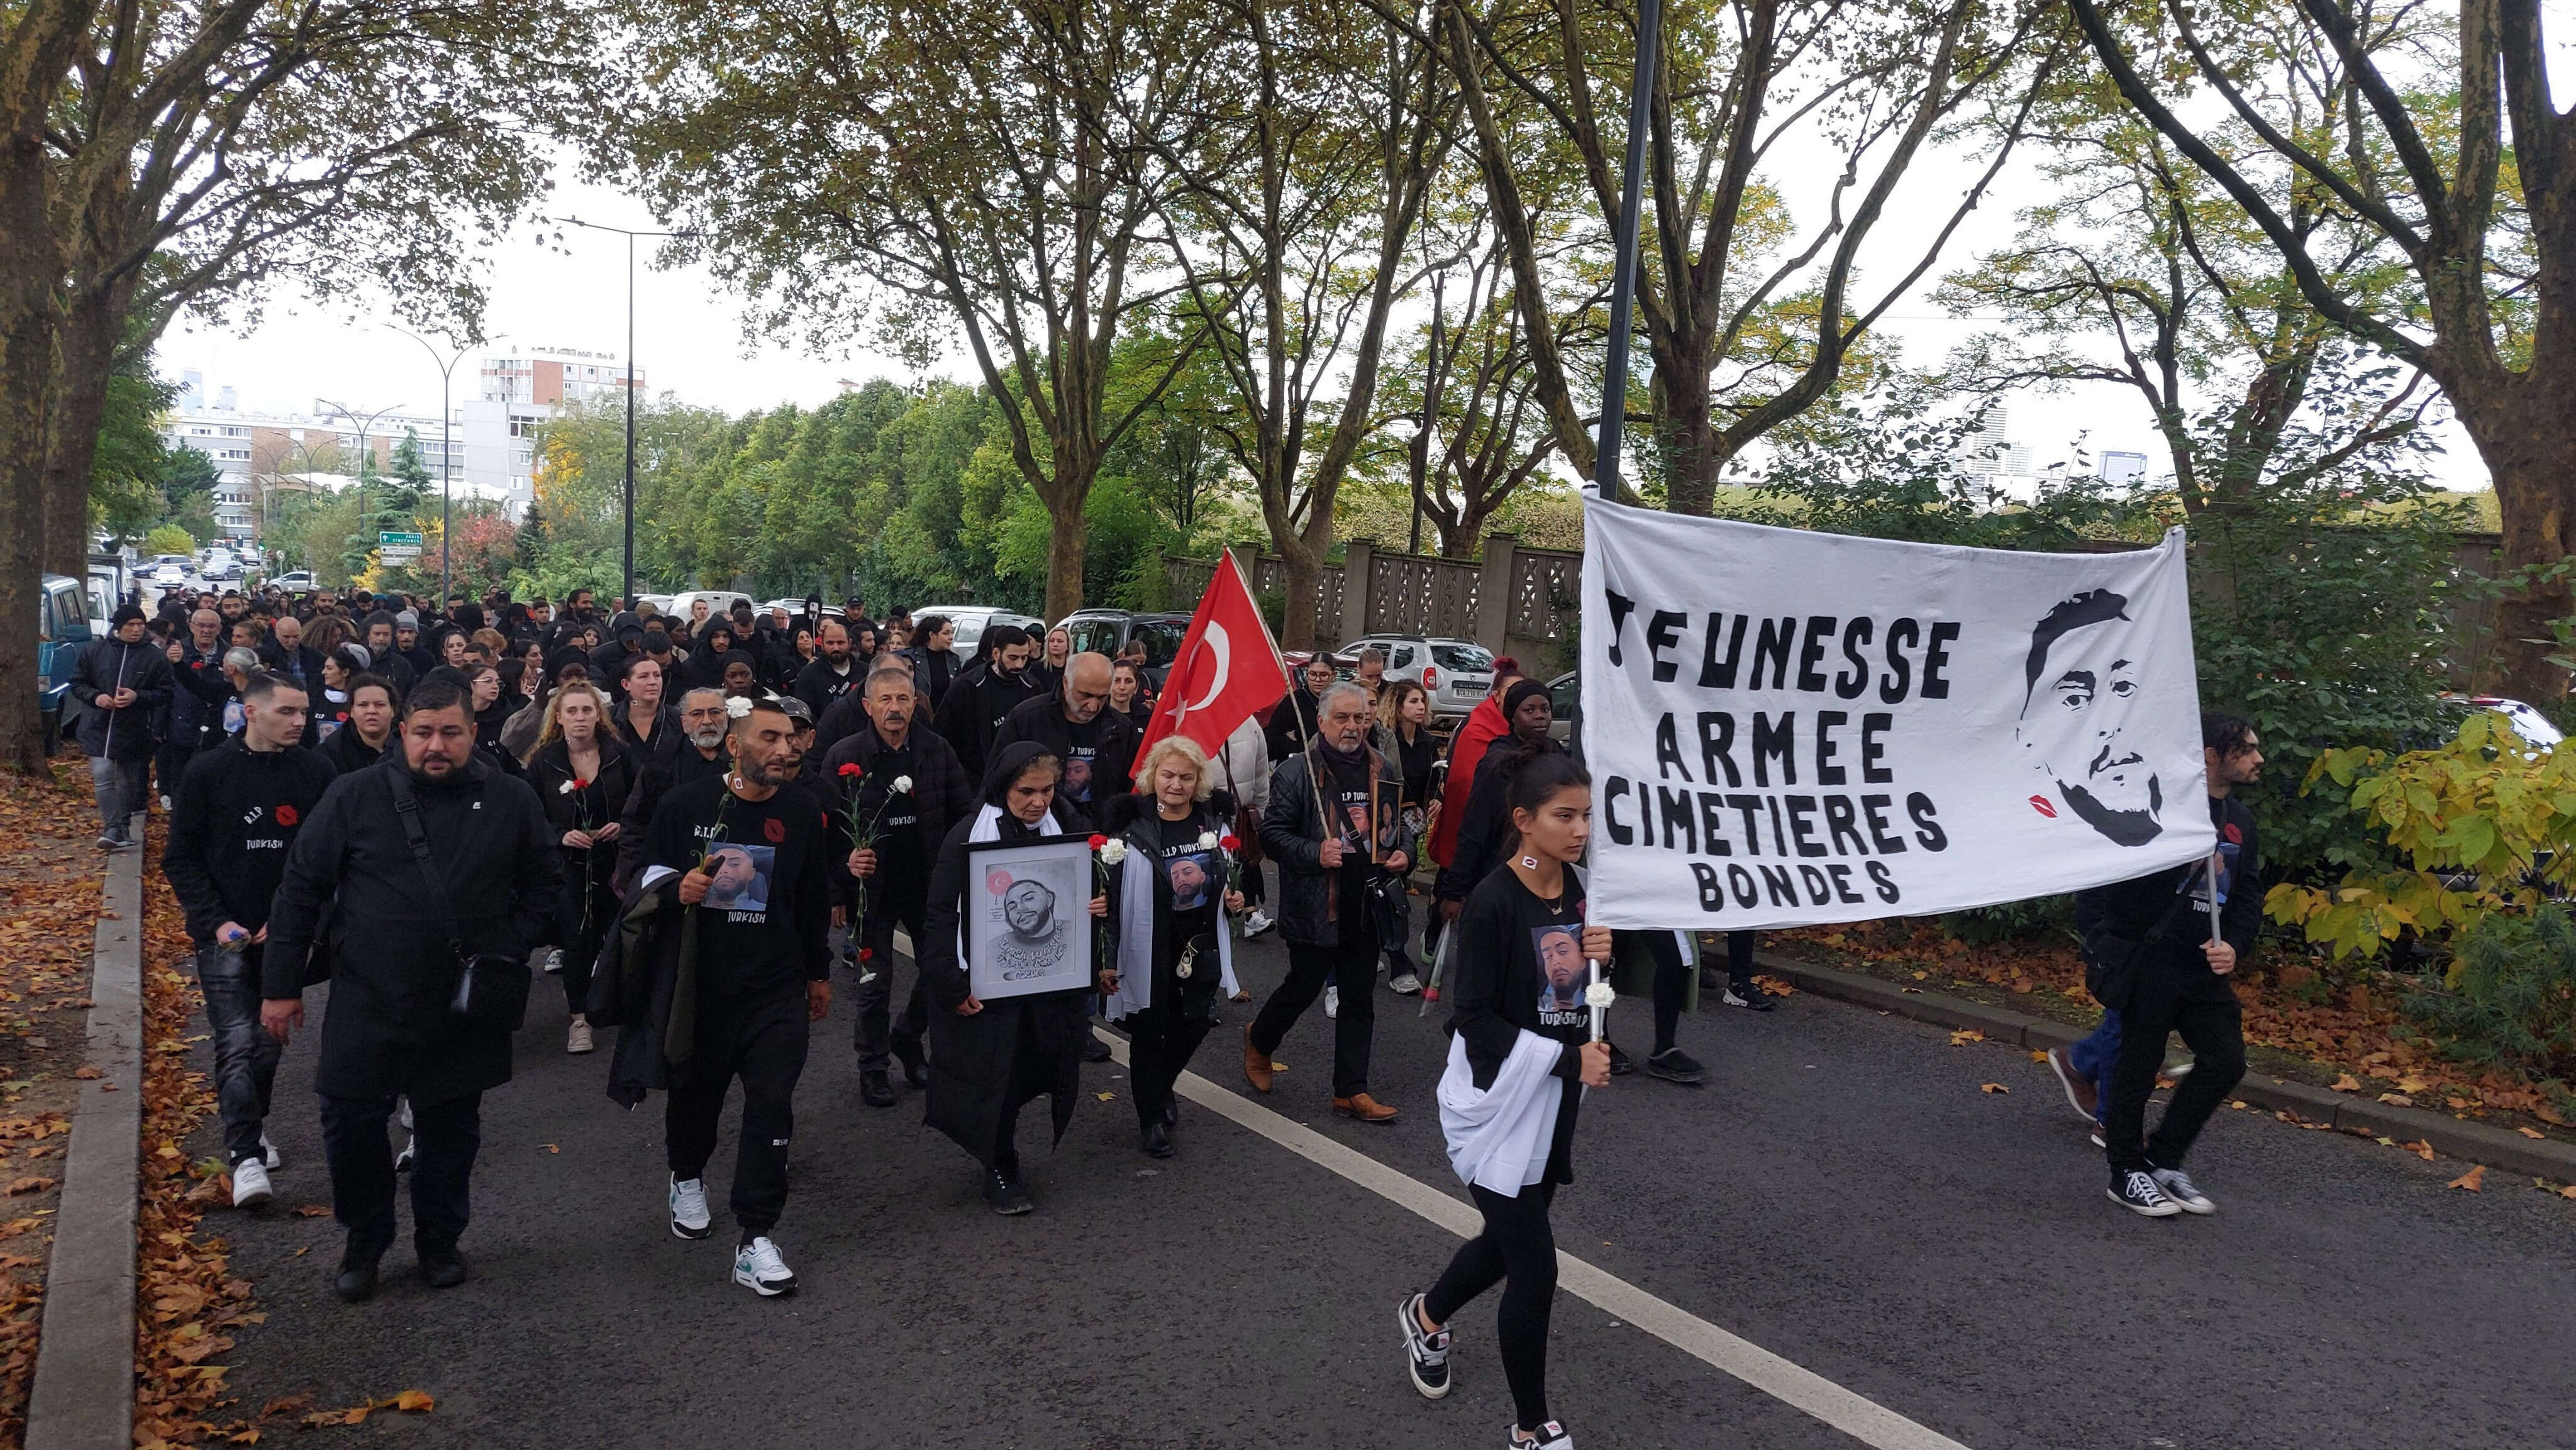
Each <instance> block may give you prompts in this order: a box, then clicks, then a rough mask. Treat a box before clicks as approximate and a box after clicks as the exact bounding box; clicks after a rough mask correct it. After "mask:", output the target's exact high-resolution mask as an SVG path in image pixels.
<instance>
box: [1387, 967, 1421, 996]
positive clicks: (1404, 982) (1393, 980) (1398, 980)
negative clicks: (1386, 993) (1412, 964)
mask: <svg viewBox="0 0 2576 1450" xmlns="http://www.w3.org/2000/svg"><path fill="white" fill-rule="evenodd" d="M1386 985H1387V988H1388V990H1390V991H1392V992H1394V993H1395V995H1397V996H1399V997H1418V996H1421V995H1422V979H1421V978H1420V977H1417V976H1415V975H1414V974H1413V973H1411V972H1398V973H1396V974H1395V975H1394V976H1392V977H1390V978H1388V979H1387V983H1386Z"/></svg>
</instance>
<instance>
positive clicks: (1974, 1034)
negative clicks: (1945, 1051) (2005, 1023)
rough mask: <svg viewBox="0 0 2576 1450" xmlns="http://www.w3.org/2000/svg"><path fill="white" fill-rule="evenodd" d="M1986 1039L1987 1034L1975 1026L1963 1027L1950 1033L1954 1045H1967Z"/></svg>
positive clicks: (1951, 1043)
mask: <svg viewBox="0 0 2576 1450" xmlns="http://www.w3.org/2000/svg"><path fill="white" fill-rule="evenodd" d="M1985 1040H1986V1034H1984V1033H1983V1032H1980V1031H1978V1030H1977V1029H1976V1028H1974V1027H1962V1028H1960V1029H1959V1030H1958V1031H1956V1032H1953V1033H1951V1034H1950V1045H1951V1046H1952V1047H1965V1046H1967V1045H1968V1044H1969V1043H1971V1042H1983V1041H1985Z"/></svg>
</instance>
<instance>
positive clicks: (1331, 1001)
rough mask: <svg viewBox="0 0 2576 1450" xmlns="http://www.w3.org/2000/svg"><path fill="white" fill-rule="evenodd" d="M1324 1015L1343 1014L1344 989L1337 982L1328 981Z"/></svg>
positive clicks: (1325, 991)
mask: <svg viewBox="0 0 2576 1450" xmlns="http://www.w3.org/2000/svg"><path fill="white" fill-rule="evenodd" d="M1324 1015H1325V1016H1327V1017H1339V1016H1341V1015H1342V989H1341V987H1340V986H1339V985H1337V984H1330V983H1328V984H1326V986H1325V987H1324Z"/></svg>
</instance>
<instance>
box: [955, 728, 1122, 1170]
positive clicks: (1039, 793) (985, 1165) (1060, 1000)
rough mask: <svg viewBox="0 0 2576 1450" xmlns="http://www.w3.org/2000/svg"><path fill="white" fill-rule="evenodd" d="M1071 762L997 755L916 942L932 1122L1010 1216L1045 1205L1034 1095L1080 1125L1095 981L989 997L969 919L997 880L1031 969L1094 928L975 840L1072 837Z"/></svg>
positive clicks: (1019, 745) (962, 824)
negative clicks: (1029, 1116)
mask: <svg viewBox="0 0 2576 1450" xmlns="http://www.w3.org/2000/svg"><path fill="white" fill-rule="evenodd" d="M1061 770H1062V762H1061V761H1060V760H1059V759H1058V758H1057V757H1056V756H1054V755H1053V754H1051V753H1049V752H1048V751H1047V749H1046V748H1045V747H1044V746H1041V745H1039V744H1037V743H1036V742H1034V741H1027V740H1023V741H1019V742H1016V743H1014V744H1009V745H1005V746H1003V747H1001V748H1000V749H999V750H997V751H995V752H994V756H993V764H992V768H991V769H990V770H989V771H987V772H986V774H985V777H984V788H983V792H982V798H981V801H980V803H979V805H978V807H977V809H976V811H975V813H974V814H973V815H972V816H970V817H968V818H967V819H965V820H962V821H959V822H958V823H957V824H956V825H955V826H953V827H951V828H950V829H949V832H948V835H947V837H946V838H945V839H944V840H942V841H941V842H940V846H939V858H938V860H937V862H936V863H935V864H934V865H933V866H932V867H931V872H930V888H929V896H928V905H927V907H926V908H925V915H926V917H927V918H928V920H927V929H926V930H925V931H924V932H923V933H922V935H921V936H920V937H919V938H916V943H917V946H918V949H919V952H920V963H921V973H922V976H923V977H924V978H925V979H926V980H927V981H928V982H929V983H930V995H931V1002H932V1007H933V1010H932V1012H931V1014H930V1091H929V1094H928V1098H927V1102H926V1105H925V1110H924V1113H923V1121H924V1122H926V1123H928V1124H929V1125H930V1126H931V1127H934V1128H937V1129H938V1130H939V1131H941V1132H943V1133H946V1134H947V1135H948V1136H949V1137H950V1138H951V1139H952V1140H954V1141H955V1142H956V1144H957V1146H959V1147H961V1148H964V1149H965V1150H966V1151H967V1152H968V1153H971V1154H973V1155H974V1157H975V1161H976V1162H977V1163H978V1164H979V1165H981V1169H982V1173H981V1183H982V1187H983V1191H984V1201H985V1202H986V1203H988V1204H990V1205H992V1208H993V1211H994V1212H995V1213H1000V1214H1023V1213H1027V1212H1028V1211H1029V1210H1030V1209H1031V1208H1033V1207H1035V1206H1036V1205H1035V1204H1034V1203H1032V1202H1031V1201H1030V1198H1029V1191H1028V1188H1027V1186H1026V1184H1025V1183H1024V1182H1023V1180H1022V1178H1021V1176H1020V1154H1019V1149H1018V1147H1017V1146H1016V1145H1015V1144H1014V1143H1013V1141H1012V1139H1013V1137H1014V1135H1015V1133H1016V1131H1017V1127H1018V1124H1019V1117H1020V1109H1021V1108H1022V1107H1024V1106H1026V1105H1027V1104H1028V1103H1029V1102H1030V1101H1031V1100H1032V1099H1034V1098H1037V1097H1040V1096H1046V1097H1051V1098H1052V1099H1053V1100H1054V1101H1053V1117H1054V1126H1055V1133H1054V1141H1058V1142H1060V1141H1062V1140H1063V1138H1064V1130H1065V1128H1066V1127H1067V1126H1068V1125H1069V1124H1071V1123H1072V1121H1073V1102H1074V1098H1075V1096H1076V1095H1077V1094H1079V1093H1080V1091H1081V1089H1082V1080H1081V1071H1082V1044H1083V1043H1084V1041H1086V1040H1087V1039H1089V1038H1090V1035H1091V1034H1090V1032H1089V1030H1088V1021H1089V1017H1090V1008H1089V1003H1090V997H1091V989H1092V983H1091V982H1090V981H1087V980H1086V981H1083V982H1081V983H1080V984H1079V985H1076V986H1074V987H1071V988H1069V989H1066V990H1062V991H1052V992H1031V993H1028V994H1026V995H1022V996H1013V997H1002V998H996V999H995V1000H993V1001H990V1002H987V1001H982V1000H980V999H978V998H977V997H976V995H975V986H974V975H973V966H974V964H973V961H972V959H971V958H970V957H969V956H968V955H967V949H966V944H965V943H966V935H967V931H966V928H967V924H968V921H969V919H970V917H973V916H975V915H976V914H977V913H981V912H984V911H985V910H986V909H987V906H988V903H987V901H986V897H985V895H984V893H985V892H986V890H987V888H988V885H989V886H990V888H991V890H992V891H994V892H995V893H997V894H998V895H999V896H1000V898H1001V899H1000V901H999V907H1000V910H1001V913H1002V922H1003V925H1004V928H1005V929H1004V930H1003V932H1002V933H1001V934H1000V940H1001V941H1004V942H1009V943H1011V944H1012V945H1011V946H1010V947H1008V948H1007V950H1010V951H1014V952H1017V953H1019V954H1020V956H1021V957H1022V959H1024V960H1025V962H1026V963H1028V964H1029V965H1030V966H1031V968H1032V969H1035V968H1036V967H1037V965H1038V957H1039V955H1041V947H1042V944H1043V943H1045V942H1050V941H1059V939H1060V938H1062V937H1063V936H1064V934H1066V933H1069V932H1073V931H1080V930H1083V929H1084V927H1083V923H1082V919H1081V912H1082V908H1080V907H1077V906H1075V905H1074V904H1073V902H1071V901H1069V900H1065V899H1063V893H1061V892H1059V891H1057V890H1055V889H1054V888H1051V887H1048V886H1046V885H1045V884H1044V883H1043V882H1040V881H1036V880H1033V879H1028V878H1012V877H1010V875H1009V873H1008V872H1005V871H1001V870H995V871H994V872H992V873H991V875H992V876H993V877H996V878H1001V879H1000V880H999V881H998V882H994V883H988V882H987V881H986V880H984V879H982V878H981V877H979V876H978V874H977V872H976V871H975V869H974V861H973V855H974V853H973V852H971V851H970V850H969V849H968V848H969V847H970V846H972V845H976V844H979V843H984V842H1001V843H1005V844H1013V843H1020V842H1033V841H1038V840H1041V839H1043V838H1045V837H1050V836H1063V835H1068V834H1071V833H1070V832H1069V831H1068V830H1067V829H1066V826H1065V823H1064V821H1063V818H1062V817H1060V816H1058V815H1057V814H1056V813H1055V807H1056V787H1057V784H1058V782H1059V780H1060V778H1061ZM1086 869H1087V868H1086ZM1108 910H1109V899H1108V897H1106V896H1105V895H1100V896H1094V897H1092V898H1091V901H1090V905H1089V915H1090V916H1093V917H1098V916H1105V915H1107V914H1108ZM996 949H997V950H1002V949H1004V948H1001V947H998V946H997V948H996ZM1059 958H1060V954H1059Z"/></svg>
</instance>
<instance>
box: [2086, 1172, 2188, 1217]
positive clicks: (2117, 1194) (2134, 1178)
mask: <svg viewBox="0 0 2576 1450" xmlns="http://www.w3.org/2000/svg"><path fill="white" fill-rule="evenodd" d="M2102 1191H2103V1192H2104V1193H2106V1194H2108V1195H2110V1199H2111V1201H2112V1202H2113V1203H2116V1204H2118V1205H2120V1206H2121V1207H2122V1208H2125V1209H2127V1210H2128V1211H2129V1212H2131V1213H2137V1214H2144V1215H2146V1216H2147V1217H2148V1218H2171V1217H2173V1216H2174V1215H2175V1214H2178V1213H2180V1212H2182V1205H2181V1204H2179V1203H2176V1202H2174V1201H2173V1200H2172V1199H2170V1198H2167V1197H2165V1191H2164V1190H2163V1189H2161V1188H2158V1187H2157V1186H2156V1178H2155V1175H2154V1174H2152V1173H2149V1172H2148V1171H2147V1170H2145V1169H2144V1168H2132V1169H2130V1170H2129V1171H2128V1172H2126V1173H2122V1174H2118V1175H2116V1176H2114V1177H2113V1178H2112V1180H2111V1186H2110V1187H2108V1188H2106V1189H2104V1190H2102Z"/></svg>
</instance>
